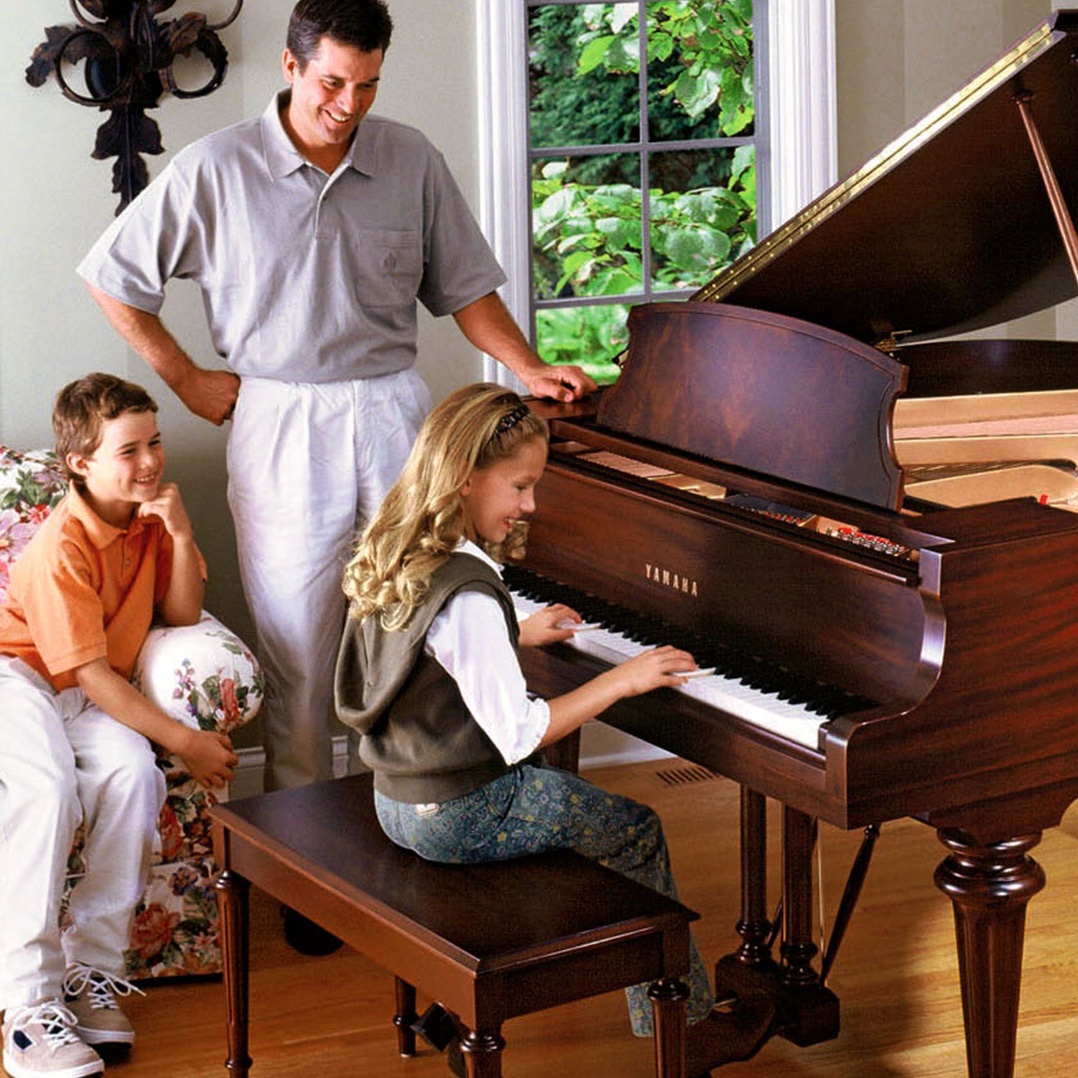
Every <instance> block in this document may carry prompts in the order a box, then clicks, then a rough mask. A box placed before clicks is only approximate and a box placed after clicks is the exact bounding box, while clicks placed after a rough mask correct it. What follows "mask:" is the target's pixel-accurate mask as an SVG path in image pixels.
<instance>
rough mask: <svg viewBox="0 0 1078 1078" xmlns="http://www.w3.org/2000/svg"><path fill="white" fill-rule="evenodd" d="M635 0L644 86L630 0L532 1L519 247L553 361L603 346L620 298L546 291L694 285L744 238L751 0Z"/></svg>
mask: <svg viewBox="0 0 1078 1078" xmlns="http://www.w3.org/2000/svg"><path fill="white" fill-rule="evenodd" d="M645 7H646V13H647V24H646V28H647V42H646V78H645V80H644V85H645V86H646V101H643V102H642V101H641V93H640V85H641V80H640V55H641V50H640V34H639V24H638V12H639V10H640V7H639V4H637V3H635V2H624V3H605V4H570V5H566V4H557V5H548V6H539V7H534V8H532V11H531V24H530V29H531V39H530V56H531V61H530V77H531V107H530V125H531V145H532V147H533V167H532V234H533V259H532V260H533V269H534V292H535V296H536V299H537V300H538V301H540V302H539V308H540V309H539V310H538V311H537V341H538V345H539V350H540V352H541V353H542V354H543V355H544V356H545V357H546V358H548V359H550V360H552V361H561V362H584V363H585V364H586V363H587V361H588V360H589V358H590V357H592V356H595V357H597V358H598V357H606V356H607V355H609V354H610V353H611V351H612V348H613V347H614V345H615V344H616V340H617V338H618V337H620V336H621V335H622V334H623V326H624V304H622V305H620V307H618V306H616V305H605V304H604V305H598V306H596V305H586V306H579V307H574V306H572V304H569V305H568V306H565V307H558V306H556V305H557V304H558V302H559V301H564V300H570V301H571V300H577V301H579V300H581V299H593V298H595V297H600V296H602V297H611V298H612V299H613V298H614V297H619V298H622V299H627V300H629V301H632V297H635V298H636V299H637V300H644V299H651V298H652V297H653V294H654V293H663V292H666V293H669V292H671V291H675V290H679V289H681V290H684V289H691V288H694V287H698V286H699V285H701V284H703V283H705V282H706V281H708V280H710V279H711V277H713V276H714V275H715V273H716V272H718V271H719V270H720V269H721V268H722V267H723V266H725V265H727V264H728V263H729V262H731V261H733V260H734V259H735V258H737V257H738V256H739V255H740V254H742V253H743V252H744V251H745V250H747V249H748V248H749V247H751V246H752V244H753V243H754V242H755V239H756V158H755V147H754V145H753V143H752V133H753V128H754V120H755V105H754V89H755V88H754V83H753V59H752V51H753V34H752V0H714V2H699V0H696V2H693V0H653V2H649V3H647V4H646V6H645ZM627 143H631V144H635V145H633V146H632V147H631V148H628V149H626V148H625V144H627ZM637 145H638V146H639V149H637ZM543 147H551V148H553V147H565V148H566V149H564V150H563V149H559V150H558V151H557V153H556V154H555V153H549V154H546V155H544V154H543V151H542V148H543ZM645 184H646V189H647V192H648V203H647V210H648V217H647V218H646V219H645V216H644V213H643V209H644V206H643V200H642V195H641V192H642V191H643V190H644V189H645ZM645 220H646V221H647V224H648V226H649V227H648V234H647V235H646V236H645V235H644V224H645ZM618 310H620V312H621V313H620V314H618V315H617V316H616V317H615V316H613V315H612V313H611V312H613V311H618ZM612 319H613V320H612ZM568 327H572V329H571V330H570V329H569V328H568ZM604 334H611V336H609V337H607V338H606V339H605V340H604V339H603V335H604ZM574 341H575V346H574ZM593 349H594V351H593ZM601 363H602V364H605V358H604V359H603V360H602V361H601ZM602 371H603V376H604V380H609V378H610V377H611V376H612V375H611V371H610V370H609V369H608V368H607V367H605V365H604V366H602Z"/></svg>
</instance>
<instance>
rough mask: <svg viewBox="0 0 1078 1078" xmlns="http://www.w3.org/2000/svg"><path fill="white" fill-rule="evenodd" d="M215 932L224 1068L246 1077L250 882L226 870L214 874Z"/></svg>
mask: <svg viewBox="0 0 1078 1078" xmlns="http://www.w3.org/2000/svg"><path fill="white" fill-rule="evenodd" d="M215 888H216V891H217V909H218V915H217V916H218V932H219V935H220V940H221V962H222V967H223V977H222V979H223V981H224V989H225V1014H226V1020H227V1038H228V1059H227V1060H226V1061H225V1067H226V1068H227V1070H228V1071H229V1073H230V1074H232V1075H233V1076H234V1078H247V1074H248V1072H249V1070H250V1067H251V1057H250V1056H249V1055H248V1054H247V997H248V992H247V968H248V958H249V948H248V940H249V935H248V931H249V930H248V922H249V916H248V897H249V893H250V890H251V885H250V884H249V883H248V882H247V881H246V880H245V879H244V878H243V877H242V876H238V875H236V873H235V872H232V871H231V870H230V869H227V868H226V869H225V870H224V871H223V872H221V873H220V874H219V875H218V877H217V883H216V884H215Z"/></svg>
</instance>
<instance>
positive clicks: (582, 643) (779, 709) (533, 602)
mask: <svg viewBox="0 0 1078 1078" xmlns="http://www.w3.org/2000/svg"><path fill="white" fill-rule="evenodd" d="M505 579H506V584H507V585H508V587H509V591H510V594H511V595H512V597H513V601H514V604H515V606H516V609H517V616H518V617H519V618H521V619H523V618H526V617H529V616H530V615H531V614H534V613H535V612H536V611H537V610H541V609H542V608H543V607H545V606H549V605H550V604H551V603H552V602H563V603H566V604H568V605H569V606H571V607H573V609H575V610H576V611H577V612H578V613H579V614H581V616H582V617H584V618H585V619H586V620H587V622H588V624H589V628H588V629H587V630H585V631H582V632H578V633H575V634H574V635H573V636H572V637H571V638H570V639H569V640H567V641H566V642H565V643H566V644H567V645H568V646H569V647H573V648H576V649H577V650H578V651H581V652H583V653H584V654H586V655H591V656H593V657H594V658H597V659H601V660H602V661H604V662H607V663H610V664H611V665H617V664H618V663H622V662H625V661H626V660H628V659H631V658H633V656H635V655H639V654H640V653H641V652H643V651H647V650H649V649H651V648H654V647H658V646H659V645H660V644H674V645H676V646H678V647H683V648H684V649H685V650H687V651H689V652H691V653H692V655H693V657H694V658H695V659H696V661H697V663H698V664H699V665H700V666H701V667H712V666H714V667H715V668H716V672H715V673H710V674H706V675H704V676H697V677H693V678H691V679H690V680H689V681H688V682H687V683H686V684H685V685H680V686H678V687H677V688H676V689H675V690H674V691H675V692H680V693H683V694H684V695H686V696H690V697H692V698H693V699H695V700H699V701H700V702H701V703H704V704H707V705H708V706H710V707H714V708H717V709H719V710H720V711H725V712H728V713H729V714H731V715H735V716H737V717H738V718H740V719H744V720H745V721H746V722H749V723H752V724H753V725H754V726H759V727H762V728H764V729H766V730H769V731H771V732H772V733H774V734H777V735H778V736H779V737H783V738H787V739H789V740H790V741H795V742H797V743H798V744H801V745H805V746H807V747H808V748H810V749H817V748H818V747H819V745H818V736H819V728H820V726H821V725H822V724H823V723H825V722H827V721H828V720H829V719H832V718H836V717H837V716H838V715H840V714H845V713H849V712H851V711H855V710H861V709H862V708H864V707H868V706H870V704H871V702H870V701H868V700H865V699H863V698H861V697H856V696H853V695H851V694H848V693H844V692H842V691H841V690H836V689H834V688H831V687H829V686H824V685H822V684H814V685H811V686H809V685H806V684H805V683H804V681H803V679H794V678H793V676H792V675H790V674H789V673H788V672H785V671H776V670H769V669H767V668H766V666H765V664H763V663H762V662H761V660H759V659H751V658H750V659H745V658H744V657H735V656H734V655H733V653H728V654H725V655H723V656H722V657H721V658H718V659H717V658H716V655H715V654H714V652H713V648H709V647H708V645H707V644H706V643H703V642H701V641H691V640H689V639H687V638H686V637H685V634H683V633H680V632H679V631H678V630H677V629H675V628H674V627H672V626H660V625H655V624H648V623H646V622H645V621H644V619H639V618H636V617H635V616H634V615H632V614H631V613H630V612H629V611H625V610H619V609H618V608H617V607H614V606H612V605H611V604H608V603H605V602H603V601H602V600H597V599H594V598H593V597H590V596H585V595H583V594H582V593H580V592H575V591H573V589H570V588H562V587H561V586H560V585H557V584H555V583H554V582H553V581H549V580H544V579H543V578H541V577H537V576H535V575H534V574H532V573H528V572H527V571H525V570H521V569H518V568H515V567H514V568H507V569H506V570H505ZM555 592H556V594H555ZM627 621H634V622H636V624H634V625H632V626H628V625H626V622H627ZM593 624H594V625H595V627H594V628H591V627H590V626H591V625H593ZM664 629H665V630H667V631H663V630H664ZM694 644H695V645H696V646H694ZM713 660H715V661H713ZM731 666H733V667H734V669H730V667H731ZM739 667H744V668H751V672H750V670H749V669H744V668H741V669H739ZM783 681H785V682H787V684H785V685H783V686H782V687H776V686H774V685H772V684H770V683H771V682H783ZM795 681H797V682H798V683H797V684H796V685H795V684H794V682H795Z"/></svg>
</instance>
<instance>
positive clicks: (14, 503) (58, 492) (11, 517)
mask: <svg viewBox="0 0 1078 1078" xmlns="http://www.w3.org/2000/svg"><path fill="white" fill-rule="evenodd" d="M65 493H67V481H66V480H65V479H64V476H63V473H62V472H61V471H60V464H59V461H58V460H57V459H56V454H55V453H53V452H52V451H51V450H35V451H33V452H30V453H20V452H19V451H18V450H15V449H8V448H7V447H6V446H0V601H3V600H4V599H6V598H7V588H8V574H9V573H10V569H11V566H12V564H13V563H14V562H15V559H16V558H18V556H19V555H20V554H21V553H22V552H23V550H24V549H25V547H26V544H27V543H29V542H30V539H31V537H32V536H33V534H34V532H36V531H37V529H38V528H39V527H40V526H41V523H42V521H44V519H45V518H46V517H47V516H48V515H49V513H51V512H52V510H53V509H54V508H55V507H56V505H57V503H58V502H59V501H60V499H61V498H62V497H63V496H64V494H65Z"/></svg>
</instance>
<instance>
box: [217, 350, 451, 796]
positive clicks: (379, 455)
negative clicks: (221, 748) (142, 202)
mask: <svg viewBox="0 0 1078 1078" xmlns="http://www.w3.org/2000/svg"><path fill="white" fill-rule="evenodd" d="M429 408H430V392H429V391H428V390H427V387H426V385H425V384H424V382H423V380H422V378H421V377H420V376H419V375H418V374H417V373H416V372H415V371H414V370H404V371H401V372H399V373H397V374H387V375H384V376H382V377H379V378H362V379H357V380H356V381H353V382H329V383H325V384H316V383H302V384H297V383H291V382H278V381H274V380H271V379H264V378H245V379H244V380H243V384H242V385H241V387H240V395H239V399H238V400H237V402H236V410H235V413H234V415H233V417H232V430H231V433H230V434H229V439H228V504H229V508H230V509H231V510H232V522H233V524H234V525H235V528H236V549H237V555H238V558H239V564H240V576H241V578H242V580H243V591H244V595H245V597H246V599H247V606H248V608H249V609H250V612H251V619H252V620H253V622H254V626H255V632H256V634H257V644H258V658H259V660H260V662H261V664H262V669H263V672H264V673H265V675H266V686H267V691H266V700H265V703H264V704H263V706H262V710H261V712H260V714H259V719H260V721H261V723H262V731H263V742H264V744H265V748H266V788H267V789H269V790H274V789H278V788H281V787H291V786H302V785H304V784H305V783H308V782H316V781H318V780H321V779H328V778H332V776H333V742H332V732H333V725H332V720H333V716H334V710H333V674H334V669H335V666H336V661H337V649H338V647H339V646H340V641H341V631H342V629H343V627H344V617H345V610H346V604H345V597H344V592H343V591H342V590H341V582H342V579H343V573H344V567H345V565H346V564H347V563H348V560H349V559H350V557H351V554H352V549H353V547H354V545H355V540H356V538H357V529H359V528H361V527H362V526H363V524H364V523H365V522H366V521H367V519H369V517H370V516H371V515H372V514H373V513H374V512H375V510H376V509H377V508H378V507H379V505H381V503H382V499H383V498H384V497H385V496H386V494H388V493H389V489H390V487H391V486H392V485H393V484H394V483H395V482H396V481H397V477H398V476H399V475H400V471H401V469H402V468H403V467H404V462H405V461H406V460H407V459H408V453H409V451H410V450H411V447H412V442H413V441H414V440H415V437H416V435H417V434H418V433H419V428H420V426H421V425H422V423H423V420H424V419H425V418H426V415H427V411H428V410H429Z"/></svg>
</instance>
